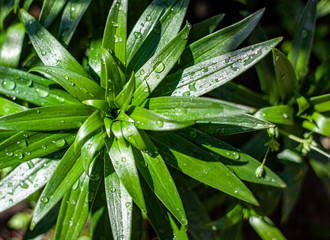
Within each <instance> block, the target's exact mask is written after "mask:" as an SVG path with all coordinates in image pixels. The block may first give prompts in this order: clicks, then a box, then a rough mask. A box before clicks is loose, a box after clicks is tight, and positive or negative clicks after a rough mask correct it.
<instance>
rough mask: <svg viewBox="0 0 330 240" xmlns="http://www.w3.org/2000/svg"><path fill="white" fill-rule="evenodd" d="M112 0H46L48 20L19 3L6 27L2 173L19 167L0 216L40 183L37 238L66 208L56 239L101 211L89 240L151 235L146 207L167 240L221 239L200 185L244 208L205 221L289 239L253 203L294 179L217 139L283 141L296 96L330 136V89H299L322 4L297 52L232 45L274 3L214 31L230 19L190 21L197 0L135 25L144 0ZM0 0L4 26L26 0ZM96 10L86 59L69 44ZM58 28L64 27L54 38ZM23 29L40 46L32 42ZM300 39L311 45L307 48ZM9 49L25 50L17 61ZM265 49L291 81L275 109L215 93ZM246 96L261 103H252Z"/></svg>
mask: <svg viewBox="0 0 330 240" xmlns="http://www.w3.org/2000/svg"><path fill="white" fill-rule="evenodd" d="M31 2H32V1H25V4H24V6H30V4H31ZM106 2H107V1H100V2H99V3H98V2H97V1H90V0H75V1H74V0H68V1H65V0H54V1H48V0H45V1H43V5H42V11H41V15H40V17H39V20H37V19H35V18H34V17H33V16H32V15H30V14H29V13H28V11H26V10H24V9H21V10H20V11H19V18H20V23H15V25H12V26H11V27H9V28H8V29H7V30H6V31H5V33H4V36H5V37H4V39H5V40H4V41H3V42H0V44H1V45H0V56H2V57H3V58H1V59H0V63H1V66H0V94H1V97H0V104H1V105H0V116H1V117H0V168H5V167H9V168H10V173H9V174H8V175H7V176H5V177H4V178H3V179H2V180H1V182H0V193H1V194H0V203H1V204H0V211H5V210H6V209H8V208H10V207H12V206H14V205H15V204H17V203H19V202H20V201H22V200H24V199H26V198H28V197H29V196H30V195H32V194H34V193H35V192H38V196H39V198H38V202H37V204H36V207H35V208H34V211H33V215H32V220H31V225H30V227H31V231H29V232H28V233H27V235H33V236H39V237H42V236H43V234H45V231H46V230H48V229H50V228H51V227H52V225H53V224H54V223H53V220H52V221H51V220H49V219H51V217H52V215H54V214H55V215H56V214H58V218H57V223H56V230H55V236H54V239H63V240H65V239H77V238H78V237H79V235H80V233H81V231H82V230H83V228H84V226H85V223H86V222H87V220H88V216H89V214H90V213H91V218H90V219H91V233H92V235H93V239H110V238H111V235H112V237H113V238H114V239H141V236H142V233H141V232H142V230H141V228H142V224H141V221H143V220H142V213H143V216H144V217H146V218H148V219H149V221H150V223H151V225H152V226H153V227H154V229H155V232H156V234H157V235H158V237H159V238H160V239H164V240H167V239H180V240H181V239H188V236H193V237H196V238H198V239H206V238H205V236H207V239H210V240H212V239H215V234H214V233H213V232H212V230H211V229H210V228H205V227H204V226H203V225H205V224H207V223H209V222H210V219H209V217H208V213H207V211H206V210H205V209H204V208H203V204H202V202H201V201H200V200H199V198H198V196H197V194H196V192H195V191H194V190H193V188H194V187H195V186H200V185H203V184H204V185H208V186H210V187H212V188H214V189H216V190H219V191H221V192H223V193H224V194H223V195H222V196H227V199H228V201H230V202H231V204H230V205H231V206H235V205H236V207H235V208H234V209H232V210H231V211H230V212H229V213H228V214H226V215H225V216H224V217H223V218H220V219H219V220H218V221H216V222H214V223H211V224H209V225H208V226H213V228H214V229H217V228H233V227H237V224H238V223H239V222H241V221H242V220H243V219H248V220H249V222H250V224H251V225H252V227H253V228H254V229H256V232H257V233H258V234H259V235H260V237H261V238H262V239H274V238H275V239H285V238H284V236H283V235H282V233H281V232H280V230H279V229H277V228H276V227H275V226H274V225H273V223H272V222H271V221H270V220H269V219H268V218H267V217H265V214H263V213H262V214H259V213H256V212H257V211H254V209H256V206H258V205H259V202H258V200H257V198H256V197H255V196H254V191H252V190H253V189H255V188H258V187H259V188H260V189H262V185H268V186H272V187H275V188H285V187H286V183H285V182H284V181H283V180H282V179H281V178H280V177H279V176H277V175H276V173H274V172H273V171H272V170H271V169H269V168H268V167H266V166H264V162H263V163H262V164H261V165H260V162H259V161H257V160H256V159H255V158H253V157H252V156H250V155H249V154H247V153H245V152H244V151H240V150H238V149H236V148H235V147H233V146H231V145H229V144H228V143H226V142H224V141H222V140H220V139H219V138H217V136H220V135H229V134H239V133H243V132H249V131H255V130H261V129H269V134H270V136H271V140H272V141H270V142H268V145H269V149H271V150H276V146H277V145H276V143H277V142H276V139H275V138H276V136H277V135H276V134H277V132H276V130H274V128H275V125H274V124H279V125H280V126H282V125H284V126H285V125H289V126H294V125H295V112H294V111H295V108H294V107H293V106H292V104H291V102H292V101H291V102H290V100H291V97H292V92H293V91H296V95H295V96H299V101H298V97H297V101H298V105H299V108H300V111H299V114H298V115H300V114H302V113H304V112H305V111H309V109H310V107H314V109H315V110H316V112H314V113H310V112H308V113H310V114H307V115H304V122H303V123H302V126H303V127H304V128H306V129H309V130H311V131H314V132H317V133H320V134H323V135H325V136H329V135H330V131H329V125H330V121H329V118H328V116H329V115H328V113H329V108H328V107H327V106H328V105H327V104H328V103H329V96H328V95H323V96H311V98H309V99H306V98H304V97H303V96H302V95H300V94H299V93H298V91H302V88H300V86H298V82H302V81H300V80H302V79H303V78H304V77H305V76H306V72H307V65H308V58H309V54H310V48H311V39H312V35H313V28H314V25H313V24H314V22H315V19H314V18H315V13H314V12H313V11H315V2H314V1H309V3H308V5H307V7H306V8H305V10H304V12H303V14H302V17H301V21H300V23H299V26H298V28H299V30H298V31H303V27H304V26H305V25H308V26H309V27H310V28H308V29H307V30H308V31H307V32H306V34H307V35H306V36H305V37H304V38H303V40H301V39H299V37H298V36H296V38H295V40H294V46H293V48H292V50H291V52H290V54H289V59H288V58H286V56H285V55H284V54H283V53H281V52H280V51H279V50H275V49H274V47H275V46H276V45H277V44H278V43H279V42H280V41H281V38H275V39H271V40H268V41H264V42H259V43H256V44H254V45H251V46H247V47H244V48H240V49H236V48H237V47H238V46H239V45H240V44H241V43H242V42H243V41H244V40H245V39H246V38H247V37H248V36H249V34H250V33H251V32H252V31H253V29H254V28H255V27H256V25H257V24H258V22H259V20H260V18H261V16H262V14H263V12H264V10H259V11H257V12H256V13H254V14H251V15H250V16H248V17H246V18H245V19H243V20H242V21H240V22H238V23H236V24H233V25H231V26H229V27H226V28H224V29H221V30H219V31H217V32H214V33H213V31H214V29H216V26H217V24H218V23H219V22H220V20H221V19H222V18H223V15H218V16H216V17H214V18H210V19H208V20H205V21H203V22H201V23H199V24H196V25H195V26H193V27H192V26H191V25H190V24H189V23H188V22H184V17H185V13H186V11H187V8H188V4H189V1H188V0H153V1H152V2H151V3H150V5H149V6H148V7H147V8H146V9H144V12H143V13H142V15H141V17H140V18H139V19H138V20H137V23H136V25H135V26H134V27H133V28H132V30H131V31H130V32H129V28H128V25H129V24H128V22H127V14H128V11H129V10H130V9H134V7H136V8H138V6H136V5H135V4H134V1H130V2H129V1H128V0H115V1H113V2H112V3H111V4H110V3H106ZM0 4H1V6H2V7H3V10H1V14H0V27H1V28H2V26H3V25H4V19H5V18H6V16H7V15H8V14H9V13H10V12H11V11H12V9H14V8H17V6H18V4H19V1H5V4H4V3H3V1H1V2H0ZM96 6H97V12H100V11H103V10H105V9H106V10H107V12H108V15H107V19H106V21H105V22H104V23H103V24H104V29H102V30H101V31H103V33H104V34H103V38H99V36H91V39H92V40H91V43H90V47H87V49H83V52H87V53H89V59H84V61H83V63H82V65H81V64H80V63H79V61H77V59H76V58H75V57H74V56H73V55H72V53H73V52H74V53H75V56H79V55H81V53H78V54H76V50H77V49H79V48H81V46H77V45H79V44H77V43H76V42H72V43H70V41H71V39H72V38H74V37H75V34H77V33H76V29H77V28H78V25H79V23H80V22H81V20H82V19H84V18H85V17H86V19H87V20H88V24H90V25H91V26H92V27H95V28H98V27H99V26H94V25H93V21H94V18H95V17H98V16H93V17H94V18H93V17H91V16H90V15H91V14H93V8H95V7H96ZM108 7H109V8H110V10H109V8H108ZM27 8H28V7H27ZM90 9H91V10H90ZM89 10H90V11H89ZM108 10H109V11H108ZM311 11H312V12H311ZM84 14H85V15H84ZM102 14H103V13H102ZM58 16H61V17H58ZM304 16H307V17H308V18H306V19H305V17H304ZM56 19H58V20H59V21H58V22H57V23H56ZM304 19H305V20H306V21H305V20H304ZM95 21H96V20H95ZM56 24H57V25H58V26H59V31H58V33H57V35H56V34H54V35H53V34H52V33H54V31H55V30H54V28H53V27H52V26H53V25H56ZM24 26H25V30H26V32H27V34H28V36H29V39H30V41H31V43H32V46H33V50H32V49H31V46H29V45H26V44H25V45H24V44H23V40H24V34H23V33H24ZM48 27H50V28H49V29H47V28H48ZM194 27H196V29H197V30H194ZM22 29H23V30H22ZM198 29H201V30H200V31H199V30H198ZM93 31H95V29H94V30H93ZM93 31H92V32H93ZM190 33H192V37H191V36H190ZM302 33H303V32H302ZM302 33H301V34H302ZM11 38H14V39H15V42H13V43H12V44H11V43H10V42H9V40H8V39H11ZM22 46H23V47H22ZM66 46H69V47H68V49H67V48H66ZM71 47H72V49H71ZM22 48H23V49H24V50H26V51H30V56H29V57H28V59H27V60H25V61H24V64H23V63H22V66H29V69H26V68H25V69H22V70H18V69H15V68H17V66H20V65H19V62H20V58H21V53H22ZM302 48H307V49H306V50H305V52H303V53H301V51H298V50H299V49H302ZM9 52H13V53H15V54H13V55H11V57H10V58H9V57H8V53H9ZM269 52H273V56H274V66H275V73H276V77H274V78H273V81H275V82H274V86H278V85H281V87H280V88H279V89H275V90H274V92H275V93H274V94H277V95H276V96H268V97H269V99H278V98H277V96H280V97H281V101H280V103H278V104H277V106H267V105H268V99H266V98H264V97H263V96H261V95H257V94H255V93H254V92H253V91H250V90H247V89H246V88H243V87H241V86H240V85H238V84H235V83H230V84H227V85H226V86H225V87H224V88H221V89H222V90H219V88H218V87H220V86H222V85H224V84H226V83H228V82H229V81H231V80H232V79H234V78H235V77H236V76H238V75H240V74H242V73H243V72H244V71H246V70H247V69H249V68H251V67H252V66H254V65H255V64H256V63H257V62H259V61H260V60H261V59H262V58H264V57H265V56H266V55H267V54H268V53H269ZM298 53H299V54H300V55H299V54H298ZM33 59H34V61H32V60H33ZM290 61H291V62H292V63H293V66H291V63H290ZM86 62H88V63H89V66H88V67H85V66H86ZM261 70H262V69H261ZM258 71H259V70H258ZM322 71H324V70H322V69H321V70H319V72H320V73H319V75H320V76H319V77H316V78H315V79H316V80H318V79H322V76H323V75H322ZM38 74H40V75H42V76H43V77H41V76H40V75H38ZM297 79H298V80H297ZM320 81H321V80H320ZM226 91H228V92H234V96H233V95H231V96H228V92H226ZM208 93H210V95H211V96H213V97H217V95H221V96H223V98H224V99H227V98H229V99H227V100H232V101H233V102H229V101H224V100H220V99H216V98H209V97H206V96H205V95H206V94H208ZM303 94H305V93H303ZM226 96H227V97H226ZM308 97H309V96H308ZM10 98H11V99H12V100H15V99H16V103H14V102H13V101H11V100H9V99H10ZM242 100H243V101H242ZM259 100H260V101H259ZM237 102H239V103H241V104H239V103H237ZM246 103H249V104H250V103H251V105H253V106H258V107H259V106H264V107H263V108H261V109H258V110H256V109H255V108H253V107H248V106H245V105H244V104H246ZM253 113H255V114H254V115H251V114H253ZM278 131H279V133H280V134H284V135H285V136H287V137H289V138H290V139H293V140H297V141H300V143H301V144H302V145H303V144H304V145H303V146H304V147H305V150H306V149H307V148H308V147H309V148H312V149H314V150H317V151H319V152H320V151H321V152H322V150H320V149H318V148H317V147H315V144H314V143H313V142H308V140H309V139H306V140H304V139H300V138H297V137H295V136H293V135H292V134H290V133H288V132H286V131H284V130H283V129H279V130H278ZM256 136H257V135H256ZM258 136H259V135H258ZM251 142H252V141H251ZM262 144H264V142H262ZM277 147H278V146H277ZM269 149H268V151H269ZM307 150H308V149H307ZM268 151H267V153H266V156H267V154H268ZM258 152H260V151H258ZM261 152H262V151H261ZM287 152H290V151H286V152H285V153H287ZM263 153H264V152H263ZM263 153H262V155H263ZM325 154H326V153H325ZM282 155H283V154H282ZM266 156H265V158H266ZM283 156H284V155H283ZM290 156H293V155H292V154H291V155H290ZM289 158H290V157H289ZM298 159H301V158H299V157H298ZM316 166H317V165H316ZM182 173H183V174H182ZM247 182H248V183H249V184H246V183H247ZM255 184H258V185H257V186H254V185H255ZM248 186H253V188H251V189H250V187H248ZM42 187H44V188H43V190H42V191H41V190H40V189H42ZM39 190H40V191H39ZM229 196H230V197H229ZM61 199H62V201H61ZM59 202H60V209H59V210H58V208H57V205H58V203H59ZM199 216H201V218H199ZM47 220H49V221H47ZM33 229H34V230H33ZM188 233H189V234H188ZM223 233H224V234H225V232H223ZM203 236H204V238H203ZM30 239H32V238H30ZM231 239H233V238H231Z"/></svg>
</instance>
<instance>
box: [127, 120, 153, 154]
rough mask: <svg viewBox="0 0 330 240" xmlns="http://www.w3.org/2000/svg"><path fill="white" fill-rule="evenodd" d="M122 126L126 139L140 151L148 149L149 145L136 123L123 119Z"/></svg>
mask: <svg viewBox="0 0 330 240" xmlns="http://www.w3.org/2000/svg"><path fill="white" fill-rule="evenodd" d="M121 126H122V133H123V136H124V138H125V139H126V141H128V142H129V143H130V144H132V145H133V146H134V147H136V148H137V149H139V150H140V151H147V150H148V147H147V146H146V144H145V142H144V139H143V137H142V136H141V133H140V131H139V130H138V129H137V128H136V127H135V125H134V123H131V122H126V121H123V122H122V123H121Z"/></svg>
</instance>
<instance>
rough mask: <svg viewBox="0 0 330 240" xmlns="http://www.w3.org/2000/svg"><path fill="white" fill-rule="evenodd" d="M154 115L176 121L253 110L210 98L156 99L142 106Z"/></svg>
mask: <svg viewBox="0 0 330 240" xmlns="http://www.w3.org/2000/svg"><path fill="white" fill-rule="evenodd" d="M143 107H144V108H147V109H149V110H151V111H153V112H155V113H158V114H160V115H163V116H165V117H169V118H172V119H175V120H178V121H180V120H181V121H195V120H202V119H210V118H221V117H228V116H234V115H240V114H243V113H247V112H250V113H251V112H253V110H254V109H253V108H250V107H247V106H243V105H239V104H234V103H230V102H225V101H221V100H217V99H211V98H191V97H156V98H149V99H147V100H146V101H145V103H144V104H143Z"/></svg>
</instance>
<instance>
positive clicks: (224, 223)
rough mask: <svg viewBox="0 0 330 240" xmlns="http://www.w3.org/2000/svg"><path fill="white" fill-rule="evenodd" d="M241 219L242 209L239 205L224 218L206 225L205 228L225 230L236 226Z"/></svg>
mask: <svg viewBox="0 0 330 240" xmlns="http://www.w3.org/2000/svg"><path fill="white" fill-rule="evenodd" d="M242 219H243V208H242V206H241V205H240V204H237V205H236V206H235V207H233V208H232V209H231V210H230V211H229V212H228V213H226V215H225V216H223V217H221V218H219V219H217V220H216V221H214V222H211V223H209V224H207V226H210V227H211V226H212V229H225V228H229V227H231V226H233V225H236V224H237V223H239V222H240V221H242Z"/></svg>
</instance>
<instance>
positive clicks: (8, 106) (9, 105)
mask: <svg viewBox="0 0 330 240" xmlns="http://www.w3.org/2000/svg"><path fill="white" fill-rule="evenodd" d="M24 110H26V107H24V106H21V105H18V104H17V103H14V102H12V101H10V100H7V99H5V98H2V97H0V116H3V115H9V114H12V113H16V112H21V111H24Z"/></svg>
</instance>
